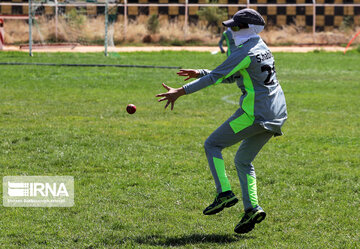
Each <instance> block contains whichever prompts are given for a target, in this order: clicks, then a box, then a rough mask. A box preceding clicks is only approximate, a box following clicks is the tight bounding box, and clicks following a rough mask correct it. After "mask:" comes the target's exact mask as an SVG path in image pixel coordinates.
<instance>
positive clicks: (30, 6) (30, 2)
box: [29, 0, 33, 56]
mask: <svg viewBox="0 0 360 249" xmlns="http://www.w3.org/2000/svg"><path fill="white" fill-rule="evenodd" d="M29 55H30V56H33V54H32V1H31V0H29Z"/></svg>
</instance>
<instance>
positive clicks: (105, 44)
mask: <svg viewBox="0 0 360 249" xmlns="http://www.w3.org/2000/svg"><path fill="white" fill-rule="evenodd" d="M108 20H109V0H106V2H105V37H104V46H105V56H108V52H107V50H108Z"/></svg>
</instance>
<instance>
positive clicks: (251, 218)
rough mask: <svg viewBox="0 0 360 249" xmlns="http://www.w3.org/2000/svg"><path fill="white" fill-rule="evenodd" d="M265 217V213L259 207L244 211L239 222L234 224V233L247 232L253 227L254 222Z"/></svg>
mask: <svg viewBox="0 0 360 249" xmlns="http://www.w3.org/2000/svg"><path fill="white" fill-rule="evenodd" d="M265 217H266V213H265V212H264V210H262V208H261V207H256V208H254V209H252V210H250V211H247V212H245V214H244V216H243V217H242V219H241V221H240V222H239V224H237V225H236V227H235V229H234V231H235V233H248V232H250V231H251V230H253V229H254V227H255V224H256V223H260V222H262V221H263V220H264V219H265Z"/></svg>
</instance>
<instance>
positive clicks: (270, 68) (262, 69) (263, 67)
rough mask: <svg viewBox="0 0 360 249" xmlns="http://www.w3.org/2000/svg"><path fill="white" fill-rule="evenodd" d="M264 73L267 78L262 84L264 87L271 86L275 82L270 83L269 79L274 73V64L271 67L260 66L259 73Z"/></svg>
mask: <svg viewBox="0 0 360 249" xmlns="http://www.w3.org/2000/svg"><path fill="white" fill-rule="evenodd" d="M265 71H266V72H268V76H267V77H266V79H265V81H264V84H265V85H273V84H274V83H275V82H274V80H272V81H270V79H271V76H272V75H273V74H275V73H276V71H275V62H274V63H273V65H272V66H269V65H264V66H262V67H261V72H265Z"/></svg>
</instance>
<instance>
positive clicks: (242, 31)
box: [156, 9, 287, 233]
mask: <svg viewBox="0 0 360 249" xmlns="http://www.w3.org/2000/svg"><path fill="white" fill-rule="evenodd" d="M223 25H224V26H226V27H230V28H231V30H232V34H233V39H234V41H235V45H236V47H237V48H236V49H234V50H233V51H232V53H231V55H230V56H229V57H228V58H227V59H226V60H225V61H224V62H223V63H222V64H221V65H220V66H218V67H217V68H215V69H214V70H212V71H209V70H205V69H200V70H193V69H190V70H180V72H178V73H177V74H178V75H179V76H185V77H187V78H186V79H185V80H188V79H190V78H197V79H196V80H194V81H192V82H190V83H188V84H186V85H184V86H183V87H181V88H177V89H175V88H171V87H169V86H167V85H165V84H163V86H164V88H165V89H166V90H167V92H166V93H162V94H158V95H156V97H162V98H160V99H158V101H165V100H167V103H166V105H165V108H166V107H168V106H169V104H171V110H173V108H174V103H175V101H176V100H177V99H178V98H179V97H180V96H182V95H185V94H186V95H188V94H191V93H194V92H196V91H199V90H201V89H203V88H204V87H207V86H210V85H216V84H219V83H233V82H236V83H237V86H238V87H239V88H240V90H241V92H242V95H241V98H240V107H239V109H238V110H237V111H236V112H235V113H234V114H233V115H232V116H231V117H230V118H229V119H228V120H226V121H225V122H224V123H223V124H222V125H221V126H220V127H219V128H217V129H216V130H215V131H214V132H213V133H212V134H211V135H210V136H209V137H208V138H207V140H206V141H205V152H206V156H207V159H208V163H209V167H210V170H211V173H212V175H213V177H214V180H215V185H216V190H217V195H216V197H215V200H214V202H213V203H212V204H211V205H210V206H208V207H207V208H205V210H204V211H203V213H204V214H205V215H212V214H216V213H218V212H220V211H222V210H223V209H224V208H227V207H231V206H233V205H235V204H236V203H237V202H238V199H237V198H236V196H235V195H234V193H233V192H232V191H231V186H230V183H229V180H228V178H227V176H226V173H225V166H224V160H223V157H222V154H221V151H222V149H224V148H226V147H229V146H231V145H234V144H236V143H238V142H240V141H242V142H241V144H240V147H239V149H238V151H237V153H236V156H235V160H234V162H235V166H236V169H237V173H238V177H239V180H240V185H241V190H242V200H243V204H244V209H245V214H244V216H243V217H242V219H241V220H240V222H239V223H238V224H237V225H236V227H235V229H234V231H235V232H236V233H247V232H249V231H251V230H252V229H253V228H254V227H255V224H256V223H260V222H261V221H262V220H264V219H265V216H266V214H265V212H264V211H263V209H262V208H261V207H260V206H259V203H258V197H257V189H256V176H255V170H254V166H253V165H252V161H253V160H254V158H255V156H256V155H257V154H258V153H259V151H260V149H261V148H262V147H263V146H264V145H265V144H266V143H267V142H268V141H269V139H270V138H271V137H273V136H278V135H282V132H281V127H282V125H283V124H284V122H285V120H286V119H287V111H286V103H285V96H284V93H283V90H282V89H281V86H280V84H279V82H278V80H277V78H276V71H275V62H274V57H273V55H272V54H271V52H270V50H269V48H268V47H267V46H266V44H265V43H264V42H263V40H262V39H261V38H260V36H259V35H258V33H260V32H261V31H262V30H263V28H264V25H265V21H264V19H263V18H262V16H261V15H260V14H259V13H258V12H256V11H255V10H252V9H243V10H240V11H238V12H237V13H236V14H235V15H234V16H233V17H232V19H230V20H227V21H224V22H223Z"/></svg>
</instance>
